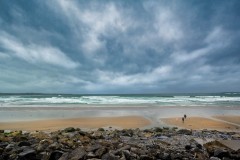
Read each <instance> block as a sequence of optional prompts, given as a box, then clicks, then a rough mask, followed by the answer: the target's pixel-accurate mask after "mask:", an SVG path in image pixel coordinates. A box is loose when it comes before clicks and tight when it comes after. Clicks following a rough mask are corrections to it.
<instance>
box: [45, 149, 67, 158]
mask: <svg viewBox="0 0 240 160" xmlns="http://www.w3.org/2000/svg"><path fill="white" fill-rule="evenodd" d="M62 155H63V152H62V151H58V150H56V151H53V152H52V153H51V155H50V157H49V159H48V160H58V159H59V158H60V157H61V156H62Z"/></svg>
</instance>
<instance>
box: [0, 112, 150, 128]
mask: <svg viewBox="0 0 240 160" xmlns="http://www.w3.org/2000/svg"><path fill="white" fill-rule="evenodd" d="M150 124H151V121H150V120H148V119H146V118H144V117H141V116H121V117H95V118H93V117H86V118H72V119H53V120H37V121H20V122H1V123H0V129H5V130H24V131H34V130H44V131H54V130H59V129H64V128H67V127H79V128H81V129H84V128H85V129H97V128H100V127H110V126H111V127H114V128H122V129H123V128H126V129H127V128H141V127H146V126H148V125H150Z"/></svg>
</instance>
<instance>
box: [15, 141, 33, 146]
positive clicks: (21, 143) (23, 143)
mask: <svg viewBox="0 0 240 160" xmlns="http://www.w3.org/2000/svg"><path fill="white" fill-rule="evenodd" d="M18 146H19V147H22V146H31V143H29V142H27V141H23V142H19V143H18Z"/></svg>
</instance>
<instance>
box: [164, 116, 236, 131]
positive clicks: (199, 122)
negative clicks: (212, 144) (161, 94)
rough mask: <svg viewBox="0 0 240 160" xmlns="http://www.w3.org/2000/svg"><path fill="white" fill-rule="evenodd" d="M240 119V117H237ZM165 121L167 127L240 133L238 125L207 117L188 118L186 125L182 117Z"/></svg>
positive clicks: (165, 119)
mask: <svg viewBox="0 0 240 160" xmlns="http://www.w3.org/2000/svg"><path fill="white" fill-rule="evenodd" d="M236 117H238V118H239V116H236ZM161 121H163V122H164V123H165V124H167V125H172V126H177V127H181V128H187V129H196V130H202V129H215V130H224V131H239V130H240V129H239V128H240V127H239V126H238V125H237V124H236V125H235V124H230V123H227V122H223V121H218V120H214V119H210V118H205V117H188V118H187V119H185V121H184V123H183V122H182V118H181V117H174V118H162V119H161Z"/></svg>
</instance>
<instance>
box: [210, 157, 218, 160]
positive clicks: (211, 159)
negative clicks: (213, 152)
mask: <svg viewBox="0 0 240 160" xmlns="http://www.w3.org/2000/svg"><path fill="white" fill-rule="evenodd" d="M210 160H221V159H219V158H218V157H210Z"/></svg>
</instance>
